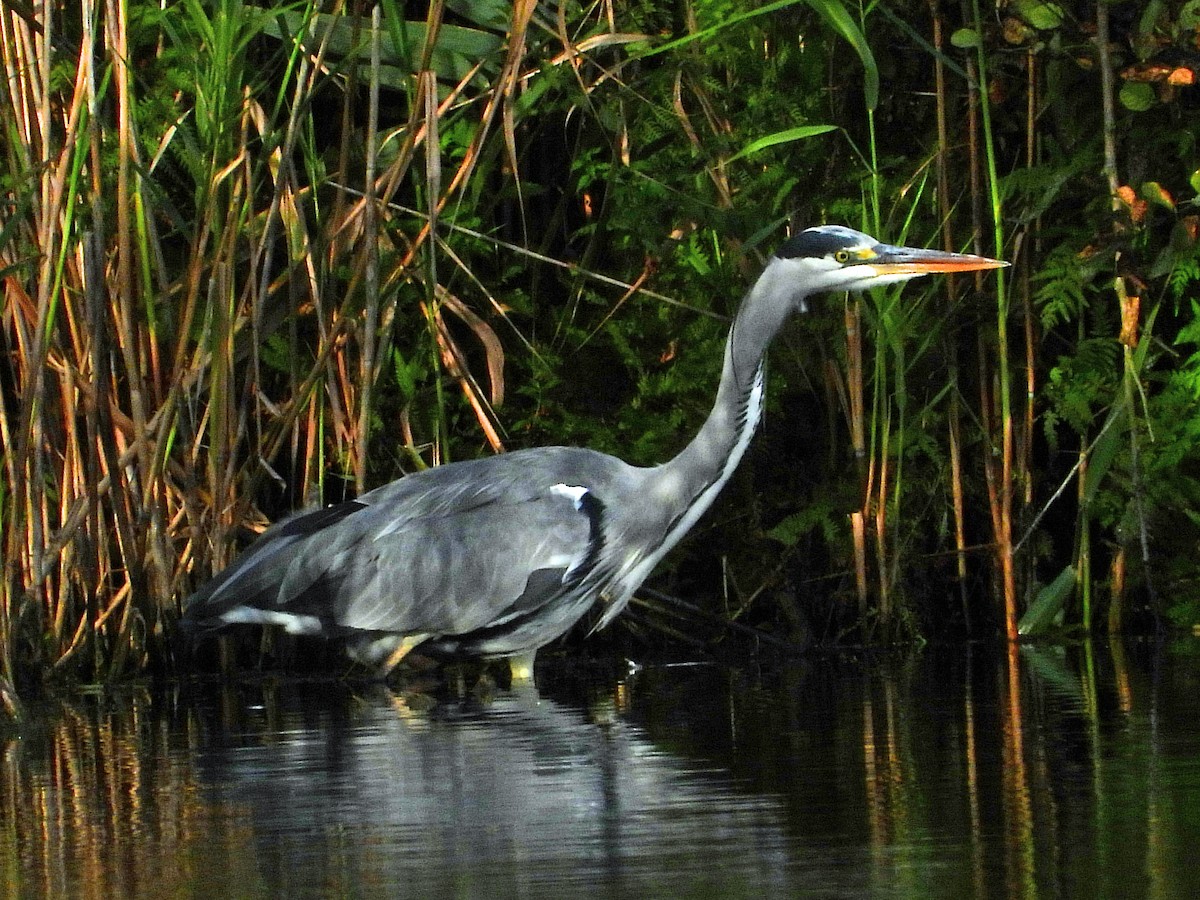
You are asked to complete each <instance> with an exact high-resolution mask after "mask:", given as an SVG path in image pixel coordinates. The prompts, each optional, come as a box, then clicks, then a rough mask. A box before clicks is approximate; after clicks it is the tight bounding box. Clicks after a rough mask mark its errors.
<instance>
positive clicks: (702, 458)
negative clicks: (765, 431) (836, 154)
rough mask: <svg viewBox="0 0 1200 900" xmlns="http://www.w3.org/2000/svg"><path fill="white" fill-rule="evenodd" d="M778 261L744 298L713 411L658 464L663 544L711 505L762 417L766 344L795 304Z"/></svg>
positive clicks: (727, 348)
mask: <svg viewBox="0 0 1200 900" xmlns="http://www.w3.org/2000/svg"><path fill="white" fill-rule="evenodd" d="M783 277H784V273H783V272H781V271H779V268H778V267H776V266H774V265H768V267H767V269H766V270H765V271H764V272H763V274H762V275H761V276H760V277H759V279H758V281H757V282H755V284H754V286H753V287H752V288H751V289H750V292H749V293H748V294H747V295H746V298H745V300H743V301H742V305H741V308H740V309H739V310H738V313H737V316H736V317H735V318H734V321H733V327H732V328H731V329H730V331H729V340H728V341H727V342H726V344H725V360H724V364H723V367H722V369H721V383H720V386H719V387H718V388H717V399H716V402H715V403H714V404H713V408H712V412H710V413H709V414H708V418H707V419H706V420H705V422H704V424H703V425H702V426H701V428H700V431H699V433H697V435H696V436H695V437H694V438H693V439H692V441H691V442H690V443H689V444H688V445H687V446H686V447H685V448H684V449H683V450H682V452H680V453H679V455H678V456H676V457H675V458H674V459H672V460H671V461H670V462H668V463H665V464H663V465H662V466H660V467H659V475H660V479H659V484H660V485H661V489H662V491H663V494H664V496H662V497H661V498H660V499H661V500H662V501H663V502H664V507H665V508H669V509H672V510H673V511H674V515H673V520H672V525H671V527H670V529H669V531H668V533H667V536H666V540H665V542H664V544H665V546H664V550H663V552H665V550H666V549H667V548H669V547H670V546H672V545H673V544H674V543H675V542H676V541H678V540H679V538H681V537H682V536H683V534H684V533H685V532H686V531H687V529H688V528H690V527H691V525H692V524H693V523H694V522H695V520H696V519H697V518H699V517H700V515H701V514H702V513H703V512H704V511H705V510H706V509H708V507H709V506H710V505H711V504H712V502H713V500H714V499H716V496H717V494H718V493H719V492H720V490H721V488H722V487H724V485H725V482H727V481H728V480H729V477H730V476H731V475H732V474H733V470H734V469H736V468H737V465H738V463H739V462H740V461H741V459H742V455H743V454H744V453H745V452H746V447H747V446H748V445H749V443H750V438H751V437H752V436H753V435H754V430H755V428H757V427H758V422H759V420H760V419H761V418H762V407H763V388H764V383H763V382H764V373H763V367H764V363H765V357H766V352H767V348H768V347H769V346H770V344H771V341H772V340H773V339H774V337H775V335H776V334H777V333H778V331H779V329H780V328H781V327H782V326H783V323H784V322H785V321H786V320H787V318H788V316H789V314H790V313H791V312H792V311H793V310H794V309H796V306H795V305H794V303H793V302H792V301H791V300H789V299H785V298H786V297H787V296H788V295H787V292H786V290H784V289H783V285H781V284H780V283H779V281H780V279H781V278H783Z"/></svg>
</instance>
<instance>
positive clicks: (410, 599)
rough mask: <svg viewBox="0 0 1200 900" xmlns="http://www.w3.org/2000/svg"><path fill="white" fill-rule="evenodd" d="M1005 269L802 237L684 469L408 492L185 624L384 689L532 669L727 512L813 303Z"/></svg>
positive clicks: (313, 530) (309, 530)
mask: <svg viewBox="0 0 1200 900" xmlns="http://www.w3.org/2000/svg"><path fill="white" fill-rule="evenodd" d="M1005 265H1007V263H1004V262H1000V261H998V260H994V259H988V258H986V257H982V256H972V255H967V254H957V253H947V252H942V251H937V250H922V249H910V248H905V247H898V246H892V245H888V244H882V243H879V242H878V241H876V240H875V239H874V238H872V237H870V236H869V235H866V234H863V233H862V232H859V231H854V230H852V229H849V228H844V227H841V226H837V225H825V226H819V227H816V228H809V229H807V230H805V231H802V232H800V233H798V234H796V235H795V236H793V237H791V238H790V239H789V240H787V241H786V242H785V243H784V244H783V245H782V246H781V247H780V248H779V250H778V251H777V252H776V253H775V254H774V255H773V256H772V257H771V258H770V260H769V261H768V262H767V264H766V267H765V268H764V270H763V272H762V274H761V275H760V276H759V277H758V279H757V280H756V281H755V282H754V285H753V286H752V287H751V288H750V290H749V291H748V292H747V294H746V296H745V298H744V299H743V301H742V303H741V306H740V308H739V309H738V312H737V315H736V316H735V317H734V321H733V325H732V327H731V328H730V331H729V337H728V340H727V341H726V344H725V356H724V365H723V368H722V370H721V380H720V385H719V387H718V388H717V398H716V402H715V403H714V405H713V408H712V412H711V413H710V414H709V416H708V418H707V420H706V421H705V422H704V424H703V425H702V426H701V428H700V430H699V432H698V433H697V434H696V436H695V437H694V438H693V439H692V440H691V442H690V443H688V444H687V446H685V447H684V448H683V450H682V451H681V452H680V453H679V454H678V455H677V456H676V457H675V458H674V459H672V460H670V461H668V462H665V463H662V464H661V465H657V466H651V467H639V466H633V465H629V464H627V463H625V462H622V461H621V460H619V459H616V458H614V457H612V456H608V455H605V454H603V453H598V452H596V451H593V450H587V449H582V448H571V447H538V448H532V449H527V450H517V451H514V452H511V453H505V454H501V455H499V456H492V457H488V458H483V459H477V460H471V461H465V462H457V463H452V464H449V465H445V466H441V467H438V468H433V469H429V470H426V471H423V472H419V473H417V474H413V475H407V476H404V477H402V478H400V479H398V480H396V481H393V482H391V483H390V484H385V485H383V486H382V487H378V488H376V489H374V490H372V491H370V492H368V493H365V494H363V495H362V496H360V497H358V498H357V499H355V500H349V501H346V502H343V503H338V504H335V505H332V506H329V507H326V508H324V509H317V510H313V511H310V512H305V513H301V514H299V515H296V516H294V517H292V518H290V519H286V520H284V521H282V522H280V523H279V524H277V525H275V526H274V527H272V528H270V529H268V530H267V531H266V532H265V533H264V534H263V535H262V536H261V537H260V538H259V539H258V540H257V541H255V542H254V543H253V544H251V546H250V547H248V548H247V549H246V551H245V552H244V553H243V554H242V555H241V556H240V557H239V558H238V559H237V560H236V561H235V562H234V563H233V564H232V565H230V566H229V567H228V568H227V569H225V570H224V571H223V572H221V573H220V574H219V575H217V576H216V577H215V578H213V579H212V580H211V581H210V582H209V583H208V584H207V585H205V586H204V587H203V588H201V590H200V591H199V592H197V593H196V594H195V595H194V596H192V597H191V599H190V600H189V601H188V603H187V604H186V607H185V611H184V620H185V624H186V625H190V626H192V627H199V628H206V627H207V628H219V627H224V626H232V625H239V624H264V625H278V626H282V628H283V629H285V630H286V631H288V632H290V633H293V634H312V635H320V636H323V637H337V638H341V639H343V640H344V641H345V642H346V648H347V650H348V652H349V653H350V655H351V656H352V657H353V658H355V659H356V660H358V661H360V662H363V663H365V664H368V665H373V666H378V667H379V669H380V671H381V673H383V674H386V673H387V672H388V671H390V670H391V669H392V668H393V667H394V666H395V665H396V664H398V663H399V662H400V660H401V659H403V657H404V656H405V655H406V654H407V653H408V652H409V651H410V650H412V649H413V648H414V647H418V646H420V647H421V648H422V653H424V652H426V651H428V652H430V653H432V654H434V655H440V656H450V657H514V658H518V657H519V658H523V660H524V661H525V663H526V664H531V663H532V654H533V653H534V652H536V651H537V649H538V648H539V647H542V646H544V645H545V644H547V643H549V642H550V641H552V640H554V639H555V638H557V637H559V636H560V635H562V634H564V633H565V632H566V631H567V630H568V629H569V628H571V627H572V626H573V625H574V624H575V623H576V622H577V621H579V619H580V618H582V616H583V615H584V614H585V613H586V612H587V611H588V610H589V609H591V608H592V607H593V606H595V605H597V604H599V605H600V606H601V608H602V609H601V612H600V614H599V619H598V623H597V625H596V628H602V627H604V626H605V625H607V624H608V623H609V622H610V621H612V619H613V618H614V617H615V616H617V615H618V614H619V613H620V612H621V610H623V609H624V608H625V606H626V604H627V603H628V602H629V600H630V598H631V597H632V596H633V593H634V591H636V590H637V588H638V586H639V585H641V583H642V582H643V581H644V580H645V579H646V577H647V576H648V575H649V574H650V573H651V571H652V570H653V569H654V567H655V566H656V565H657V564H658V562H659V561H660V560H661V559H662V558H663V556H664V555H665V554H666V553H667V551H668V550H670V549H671V548H672V547H673V546H674V545H675V544H676V543H678V541H679V540H680V539H681V538H682V537H683V536H684V535H685V534H686V533H687V531H688V529H690V528H691V527H692V526H693V525H694V524H695V523H696V520H697V519H698V518H699V517H700V516H701V515H702V514H703V513H704V511H705V510H706V509H708V507H709V506H710V505H711V504H712V502H713V500H714V499H715V498H716V496H717V494H718V493H719V492H720V490H721V488H722V487H723V486H724V485H725V483H726V481H728V480H729V477H730V475H731V474H732V473H733V470H734V469H735V468H736V466H737V465H738V462H739V461H740V460H741V458H742V455H743V454H744V453H745V451H746V447H747V445H748V444H749V442H750V439H751V437H752V435H753V434H754V431H755V428H756V427H757V425H758V422H759V419H760V417H761V415H762V408H763V386H764V374H763V373H764V362H765V356H766V352H767V348H768V346H769V345H770V343H771V341H772V339H773V338H774V337H775V335H776V333H777V332H778V331H779V329H780V328H781V327H782V326H783V324H784V323H785V322H786V321H787V320H788V318H789V317H790V316H792V315H793V314H795V313H799V312H803V311H804V310H805V309H806V308H807V305H806V304H807V300H808V298H809V297H810V296H812V295H814V294H817V293H823V292H829V291H845V290H850V291H861V290H863V289H865V288H870V287H875V286H878V285H885V284H892V283H895V282H901V281H907V280H908V279H910V278H915V277H917V276H919V275H925V274H929V273H933V272H967V271H974V270H979V269H993V268H998V267H1000V266H1005Z"/></svg>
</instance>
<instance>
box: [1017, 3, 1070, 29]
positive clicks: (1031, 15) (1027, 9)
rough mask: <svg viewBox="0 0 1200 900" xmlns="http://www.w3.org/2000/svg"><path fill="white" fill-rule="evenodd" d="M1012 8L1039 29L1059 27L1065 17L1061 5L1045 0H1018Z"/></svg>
mask: <svg viewBox="0 0 1200 900" xmlns="http://www.w3.org/2000/svg"><path fill="white" fill-rule="evenodd" d="M1012 8H1013V11H1014V12H1016V14H1017V15H1018V16H1020V17H1021V19H1022V20H1023V21H1025V22H1026V23H1028V24H1029V25H1032V26H1033V27H1034V28H1036V29H1038V30H1039V31H1050V30H1051V29H1053V28H1057V27H1058V26H1060V25H1061V24H1062V23H1063V19H1064V18H1065V16H1064V15H1063V10H1062V7H1061V6H1059V5H1058V4H1057V3H1046V2H1045V0H1017V2H1016V3H1015V4H1013V7H1012Z"/></svg>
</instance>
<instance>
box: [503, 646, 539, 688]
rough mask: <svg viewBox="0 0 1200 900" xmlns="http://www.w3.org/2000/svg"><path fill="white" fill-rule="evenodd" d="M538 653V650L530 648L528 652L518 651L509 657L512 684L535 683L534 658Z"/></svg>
mask: <svg viewBox="0 0 1200 900" xmlns="http://www.w3.org/2000/svg"><path fill="white" fill-rule="evenodd" d="M536 655H537V651H536V650H530V651H529V652H528V653H518V654H516V655H514V656H510V657H509V658H508V671H509V675H510V676H511V678H512V682H511V684H512V685H518V684H533V658H534V657H535V656H536Z"/></svg>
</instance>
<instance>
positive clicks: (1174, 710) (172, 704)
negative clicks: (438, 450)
mask: <svg viewBox="0 0 1200 900" xmlns="http://www.w3.org/2000/svg"><path fill="white" fill-rule="evenodd" d="M539 690H540V695H539V694H538V693H537V692H534V691H533V690H527V691H517V692H507V691H497V692H496V693H495V694H494V695H493V696H492V697H491V698H490V699H485V700H479V699H477V698H469V699H467V700H464V701H443V702H442V703H440V704H439V705H437V706H435V707H433V708H432V709H428V708H426V704H425V703H424V702H422V698H419V697H406V696H398V695H397V696H394V695H391V694H389V693H388V692H385V691H383V690H382V689H373V690H372V689H360V690H357V691H356V690H354V689H352V688H350V687H347V686H344V685H330V684H324V685H321V684H315V685H314V684H307V685H288V686H278V685H276V686H268V685H263V684H257V685H240V686H237V687H235V688H231V689H225V690H221V689H219V688H216V687H212V688H197V687H189V688H187V689H178V688H172V689H169V690H158V691H151V690H149V689H146V690H131V691H127V692H125V693H124V694H118V695H113V694H105V695H99V694H97V695H94V696H81V697H74V698H72V699H70V700H64V701H61V702H59V703H57V704H54V705H53V706H52V708H51V709H49V710H47V711H46V715H45V718H44V721H43V723H41V724H39V725H37V726H36V727H33V728H30V729H29V730H28V731H27V732H26V733H25V734H23V735H22V736H21V737H20V738H19V739H14V740H11V741H9V742H8V743H7V744H6V745H5V746H3V748H2V750H3V758H2V763H0V773H2V777H0V874H2V879H0V884H2V885H3V888H4V890H3V894H2V896H3V897H32V896H55V897H98V898H99V897H103V898H110V897H154V898H159V897H192V896H203V897H210V896H212V897H268V896H270V897H274V896H280V897H284V896H286V897H306V896H307V897H340V896H347V897H401V896H404V897H440V896H452V897H487V898H505V897H542V896H545V897H568V896H575V895H577V894H582V893H583V892H586V893H587V895H588V896H621V897H647V896H665V897H750V896H753V897H783V896H818V897H970V896H979V897H1026V896H1040V897H1053V896H1064V897H1121V898H1124V897H1194V896H1198V895H1200V640H1197V641H1194V642H1193V641H1187V642H1184V643H1182V644H1175V645H1172V646H1169V647H1153V646H1150V645H1130V646H1127V647H1125V648H1124V649H1122V648H1119V647H1118V648H1116V649H1115V650H1114V649H1108V648H1104V649H1101V648H1099V647H1096V648H1090V647H1082V648H1072V649H1068V650H1063V649H1060V648H1025V649H1023V650H1021V651H1020V653H1019V655H1014V658H1013V660H1011V661H1010V660H1008V659H1007V658H1006V657H1005V656H1004V655H1003V654H1000V655H994V654H990V653H987V652H983V651H980V650H975V651H973V652H967V651H964V650H957V649H956V650H954V651H947V650H936V651H934V650H928V649H927V650H925V651H924V652H922V653H919V654H915V655H912V656H909V657H905V658H889V659H885V660H878V659H875V660H852V659H846V658H839V659H814V660H804V661H800V662H795V663H792V664H788V665H781V666H776V667H772V668H770V669H760V670H756V669H751V668H745V669H737V670H731V669H726V668H719V667H715V666H698V665H691V666H664V667H648V668H645V669H642V670H641V671H638V672H636V673H634V674H631V675H629V676H627V677H623V678H619V679H618V678H614V677H607V678H606V677H604V676H601V675H596V674H593V675H592V676H590V677H588V678H584V677H582V676H581V675H580V673H579V667H578V666H576V667H573V668H572V670H571V672H570V673H569V674H568V673H567V672H565V671H563V670H562V669H561V668H556V667H554V666H550V667H546V668H542V669H539Z"/></svg>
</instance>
